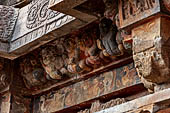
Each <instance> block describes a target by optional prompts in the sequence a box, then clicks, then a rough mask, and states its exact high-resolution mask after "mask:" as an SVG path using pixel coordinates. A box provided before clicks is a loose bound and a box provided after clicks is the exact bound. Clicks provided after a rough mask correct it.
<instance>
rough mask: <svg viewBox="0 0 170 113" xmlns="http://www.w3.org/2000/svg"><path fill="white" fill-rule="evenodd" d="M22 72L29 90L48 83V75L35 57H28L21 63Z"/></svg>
mask: <svg viewBox="0 0 170 113" xmlns="http://www.w3.org/2000/svg"><path fill="white" fill-rule="evenodd" d="M20 71H21V76H22V77H23V80H24V82H25V85H26V87H27V88H31V87H34V86H38V85H42V84H43V83H46V82H47V79H46V77H47V76H46V75H47V74H46V73H45V71H44V70H43V68H42V66H41V63H40V61H39V60H38V58H36V57H35V55H30V56H27V57H26V58H23V59H22V61H20Z"/></svg>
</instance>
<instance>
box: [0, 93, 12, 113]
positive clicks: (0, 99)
mask: <svg viewBox="0 0 170 113" xmlns="http://www.w3.org/2000/svg"><path fill="white" fill-rule="evenodd" d="M10 101H11V94H10V93H9V92H6V93H5V94H2V95H0V113H10V105H11V103H10Z"/></svg>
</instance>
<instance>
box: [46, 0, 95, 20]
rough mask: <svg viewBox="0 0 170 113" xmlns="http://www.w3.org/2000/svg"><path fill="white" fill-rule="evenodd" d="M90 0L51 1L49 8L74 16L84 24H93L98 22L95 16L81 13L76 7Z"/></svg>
mask: <svg viewBox="0 0 170 113" xmlns="http://www.w3.org/2000/svg"><path fill="white" fill-rule="evenodd" d="M86 1H88V0H72V1H70V0H50V3H49V8H50V9H52V10H56V11H59V12H62V13H64V14H68V15H72V16H74V17H76V18H78V19H80V20H83V21H84V22H87V23H91V22H92V21H94V20H96V19H97V18H96V17H95V16H92V15H89V14H86V13H83V12H80V11H78V10H76V9H75V7H77V6H79V5H81V4H83V3H85V2H86Z"/></svg>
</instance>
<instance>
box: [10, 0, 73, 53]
mask: <svg viewBox="0 0 170 113" xmlns="http://www.w3.org/2000/svg"><path fill="white" fill-rule="evenodd" d="M39 7H40V8H39ZM25 15H26V16H25ZM73 20H75V18H74V17H72V16H68V15H65V14H62V13H59V12H55V11H51V10H49V9H48V1H36V2H35V3H34V2H32V4H29V5H28V6H25V7H24V8H22V9H20V13H19V17H18V20H17V23H16V28H15V30H14V34H13V38H12V40H11V43H10V45H11V46H10V50H9V51H10V52H14V51H15V50H17V49H18V48H21V47H23V46H26V45H27V44H29V43H31V42H33V43H34V44H35V45H36V47H38V45H39V46H40V45H41V44H44V43H47V42H48V41H50V40H52V39H55V38H57V37H60V36H62V35H64V34H66V33H68V31H69V28H65V32H64V34H62V33H61V29H60V30H59V28H61V27H63V26H64V25H66V24H67V23H69V22H72V21H73ZM74 25H76V23H74ZM72 27H73V26H72ZM73 28H74V27H73ZM73 28H72V29H73ZM54 30H58V31H55V32H52V31H54ZM70 30H71V29H70ZM59 32H60V33H59ZM69 32H70V31H69ZM48 33H51V34H53V35H48ZM61 34H62V35H61ZM49 37H50V38H49ZM40 39H41V41H42V42H41V43H40V42H39V41H40ZM35 40H36V41H35ZM37 40H39V41H37ZM34 44H33V45H32V44H31V45H32V47H31V48H30V46H31V45H30V46H29V47H28V46H27V47H26V48H25V50H26V49H27V50H33V49H34V48H35V45H34ZM25 50H24V51H25ZM14 53H15V54H19V53H20V52H19V53H17V52H16V51H15V52H14ZM22 53H23V51H22V52H21V54H22Z"/></svg>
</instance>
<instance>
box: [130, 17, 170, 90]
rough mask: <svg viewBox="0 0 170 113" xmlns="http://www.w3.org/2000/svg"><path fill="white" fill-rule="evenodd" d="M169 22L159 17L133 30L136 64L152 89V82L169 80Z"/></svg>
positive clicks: (139, 72) (143, 78)
mask: <svg viewBox="0 0 170 113" xmlns="http://www.w3.org/2000/svg"><path fill="white" fill-rule="evenodd" d="M169 23H170V21H169V20H168V19H166V18H158V19H155V20H153V21H150V22H148V23H146V24H144V25H141V26H139V27H137V28H135V29H134V30H132V32H133V33H132V35H133V37H134V39H133V58H134V61H135V66H136V68H137V71H138V74H139V76H140V77H141V78H142V80H144V83H145V85H146V86H147V85H148V86H147V87H150V89H152V90H153V84H152V83H156V84H161V83H165V82H169V76H170V74H169V72H170V71H169V70H170V69H169V68H170V67H169V36H170V33H169V32H168V31H167V29H168V25H169ZM146 31H147V32H146ZM147 82H148V84H147Z"/></svg>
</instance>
